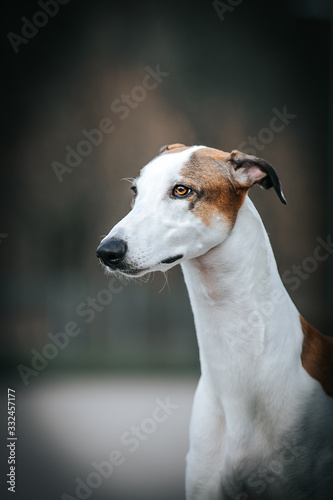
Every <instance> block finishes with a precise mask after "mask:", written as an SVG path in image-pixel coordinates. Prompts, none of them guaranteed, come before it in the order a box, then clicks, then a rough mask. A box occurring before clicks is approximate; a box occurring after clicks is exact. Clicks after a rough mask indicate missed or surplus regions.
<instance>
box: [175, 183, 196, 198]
mask: <svg viewBox="0 0 333 500" xmlns="http://www.w3.org/2000/svg"><path fill="white" fill-rule="evenodd" d="M191 192H192V189H191V188H189V187H187V186H183V185H182V184H178V185H177V186H175V187H174V188H173V194H174V196H177V198H185V197H186V196H188V195H189V194H190V193H191Z"/></svg>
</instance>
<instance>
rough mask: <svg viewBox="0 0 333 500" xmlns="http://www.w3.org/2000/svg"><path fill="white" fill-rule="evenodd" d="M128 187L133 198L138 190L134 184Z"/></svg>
mask: <svg viewBox="0 0 333 500" xmlns="http://www.w3.org/2000/svg"><path fill="white" fill-rule="evenodd" d="M130 189H131V191H132V192H133V198H135V197H136V195H137V194H138V190H137V189H136V186H132V187H131V188H130Z"/></svg>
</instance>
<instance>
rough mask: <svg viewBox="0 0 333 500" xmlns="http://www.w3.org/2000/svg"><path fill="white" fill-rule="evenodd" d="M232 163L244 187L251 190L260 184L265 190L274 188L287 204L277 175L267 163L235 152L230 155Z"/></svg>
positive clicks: (238, 179)
mask: <svg viewBox="0 0 333 500" xmlns="http://www.w3.org/2000/svg"><path fill="white" fill-rule="evenodd" d="M230 162H231V165H232V167H233V169H234V171H235V175H236V179H237V181H238V182H239V183H240V184H241V185H242V186H244V187H248V188H250V187H252V186H253V185H254V184H259V185H260V186H262V187H263V188H264V189H270V188H271V187H273V188H274V189H275V191H276V194H277V195H278V197H279V198H280V200H281V201H282V203H284V205H286V204H287V201H286V199H285V197H284V194H283V192H282V186H281V183H280V180H279V178H278V176H277V173H276V172H275V170H274V168H273V167H272V165H270V164H269V163H268V162H267V161H265V160H263V159H261V158H257V157H256V156H252V155H247V154H245V153H241V152H240V151H237V150H234V151H232V152H231V153H230Z"/></svg>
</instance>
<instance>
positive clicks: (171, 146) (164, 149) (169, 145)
mask: <svg viewBox="0 0 333 500" xmlns="http://www.w3.org/2000/svg"><path fill="white" fill-rule="evenodd" d="M177 148H186V146H185V144H179V143H176V144H168V145H166V146H162V147H161V148H160V150H159V154H162V153H164V152H165V151H170V150H171V149H177Z"/></svg>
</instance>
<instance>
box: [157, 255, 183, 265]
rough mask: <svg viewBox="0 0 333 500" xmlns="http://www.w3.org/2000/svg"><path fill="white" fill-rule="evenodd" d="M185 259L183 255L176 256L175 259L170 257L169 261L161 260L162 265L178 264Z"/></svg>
mask: <svg viewBox="0 0 333 500" xmlns="http://www.w3.org/2000/svg"><path fill="white" fill-rule="evenodd" d="M183 257H184V255H183V254H179V255H175V256H174V257H168V258H167V259H164V260H161V264H173V262H176V261H177V260H179V259H181V258H183Z"/></svg>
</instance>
